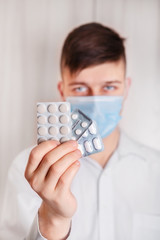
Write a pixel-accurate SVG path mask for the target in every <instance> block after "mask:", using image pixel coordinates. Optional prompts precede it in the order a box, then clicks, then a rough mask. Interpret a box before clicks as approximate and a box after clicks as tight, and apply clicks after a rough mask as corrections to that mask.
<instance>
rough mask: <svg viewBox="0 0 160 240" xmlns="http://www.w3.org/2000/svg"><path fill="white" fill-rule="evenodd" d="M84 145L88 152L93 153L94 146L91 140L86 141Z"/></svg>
mask: <svg viewBox="0 0 160 240" xmlns="http://www.w3.org/2000/svg"><path fill="white" fill-rule="evenodd" d="M84 146H85V149H86V151H87V152H88V153H91V152H92V151H93V146H92V144H91V142H89V141H85V143H84Z"/></svg>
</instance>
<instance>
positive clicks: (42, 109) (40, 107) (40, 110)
mask: <svg viewBox="0 0 160 240" xmlns="http://www.w3.org/2000/svg"><path fill="white" fill-rule="evenodd" d="M45 111H46V106H45V105H44V104H38V106H37V112H38V113H45Z"/></svg>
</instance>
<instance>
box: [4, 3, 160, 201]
mask: <svg viewBox="0 0 160 240" xmlns="http://www.w3.org/2000/svg"><path fill="white" fill-rule="evenodd" d="M90 21H98V22H102V23H104V24H106V25H108V26H111V27H113V28H115V29H116V30H117V31H119V33H120V34H121V35H122V36H124V37H126V38H127V41H126V47H127V56H128V76H130V77H131V78H132V79H133V84H132V88H131V91H130V94H129V98H128V101H127V102H126V104H125V105H126V106H125V110H124V118H123V120H122V123H121V125H122V127H123V128H124V129H125V131H126V132H127V133H128V134H130V135H131V136H132V137H133V138H134V139H136V140H138V141H140V142H143V143H145V144H147V145H149V146H151V147H154V148H156V149H159V150H160V144H159V143H160V126H159V123H160V94H159V93H160V44H159V42H160V1H159V0H154V1H151V0H141V1H139V0H112V1H110V0H97V1H96V0H87V1H86V0H0V112H1V114H0V116H1V118H0V136H1V138H0V196H2V194H3V191H4V184H5V180H6V174H7V171H8V168H9V166H10V164H11V162H12V161H13V159H14V157H15V156H16V155H17V153H18V152H19V151H21V150H22V149H24V148H26V147H28V146H31V145H34V144H36V107H35V106H36V102H37V101H54V100H57V99H59V95H58V92H57V89H56V85H57V81H58V80H59V79H60V74H59V56H60V50H61V47H62V43H63V40H64V38H65V37H66V34H67V33H68V32H69V31H70V30H71V29H72V28H73V27H75V26H77V25H79V24H82V23H86V22H90ZM0 200H1V199H0Z"/></svg>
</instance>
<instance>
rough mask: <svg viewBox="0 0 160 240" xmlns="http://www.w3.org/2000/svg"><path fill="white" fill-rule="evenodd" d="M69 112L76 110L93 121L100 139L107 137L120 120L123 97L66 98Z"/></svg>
mask: <svg viewBox="0 0 160 240" xmlns="http://www.w3.org/2000/svg"><path fill="white" fill-rule="evenodd" d="M66 101H67V102H70V103H71V110H72V111H73V110H75V109H76V108H78V109H80V110H81V111H82V112H84V113H85V114H86V115H87V116H88V117H90V118H91V119H92V120H95V121H96V123H97V125H98V129H99V133H100V135H101V137H102V138H105V137H107V136H108V135H109V134H110V133H111V132H112V131H113V130H114V129H115V128H116V126H117V124H118V122H119V120H120V119H121V116H120V111H121V108H122V102H123V96H84V97H83V96H80V97H79V96H78V97H77V96H74V97H67V99H66Z"/></svg>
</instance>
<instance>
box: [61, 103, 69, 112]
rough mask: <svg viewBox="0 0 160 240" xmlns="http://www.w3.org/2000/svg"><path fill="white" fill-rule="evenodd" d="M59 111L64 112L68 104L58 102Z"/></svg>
mask: <svg viewBox="0 0 160 240" xmlns="http://www.w3.org/2000/svg"><path fill="white" fill-rule="evenodd" d="M59 111H60V112H62V113H65V112H67V111H68V105H67V104H60V105H59Z"/></svg>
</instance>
